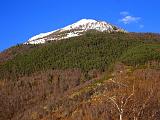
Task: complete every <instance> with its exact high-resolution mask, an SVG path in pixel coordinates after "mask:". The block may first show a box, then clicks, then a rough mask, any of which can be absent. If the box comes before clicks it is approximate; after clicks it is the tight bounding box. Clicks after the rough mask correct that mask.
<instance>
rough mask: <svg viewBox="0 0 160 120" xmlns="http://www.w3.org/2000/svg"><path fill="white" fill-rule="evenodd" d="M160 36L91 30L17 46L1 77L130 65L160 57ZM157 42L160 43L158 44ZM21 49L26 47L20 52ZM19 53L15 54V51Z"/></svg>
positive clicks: (2, 66)
mask: <svg viewBox="0 0 160 120" xmlns="http://www.w3.org/2000/svg"><path fill="white" fill-rule="evenodd" d="M159 38H160V37H159V35H156V34H155V35H154V34H132V33H130V34H126V33H112V34H109V33H101V32H95V31H92V32H88V33H86V35H84V36H81V37H75V38H70V39H66V40H62V41H55V42H53V43H48V44H45V45H35V46H33V47H35V48H32V47H30V49H32V50H30V49H29V50H26V51H28V52H26V51H25V50H24V51H23V49H24V48H25V49H26V45H24V47H22V46H20V45H19V46H17V50H18V51H17V53H19V54H16V55H15V57H14V58H13V59H11V60H8V61H6V62H4V63H3V64H1V65H0V78H1V79H2V78H5V77H7V75H8V77H11V76H12V77H16V76H23V75H26V74H27V75H29V74H30V73H33V72H36V71H41V70H47V69H68V68H80V69H81V70H83V71H89V70H92V69H98V70H100V71H106V70H108V69H109V68H110V67H111V66H112V65H113V64H114V63H115V62H117V61H122V62H124V63H127V64H129V65H138V64H144V63H146V62H148V61H150V60H159V58H160V53H159V48H160V45H159V42H160V40H159ZM155 43H156V44H155ZM19 48H23V49H22V50H21V51H22V52H19V51H20V50H19ZM14 54H15V53H14Z"/></svg>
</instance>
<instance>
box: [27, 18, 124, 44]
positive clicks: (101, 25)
mask: <svg viewBox="0 0 160 120" xmlns="http://www.w3.org/2000/svg"><path fill="white" fill-rule="evenodd" d="M89 30H97V31H101V32H104V31H106V32H125V31H124V30H123V29H120V28H118V27H116V26H114V25H111V24H109V23H107V22H105V21H96V20H92V19H82V20H80V21H78V22H76V23H74V24H72V25H68V26H66V27H64V28H61V29H58V30H54V31H51V32H47V33H41V34H39V35H36V36H34V37H32V38H30V39H29V40H28V41H27V42H26V43H25V44H39V43H45V42H47V41H54V40H61V39H66V38H71V37H76V36H80V35H83V34H84V33H85V32H86V31H89Z"/></svg>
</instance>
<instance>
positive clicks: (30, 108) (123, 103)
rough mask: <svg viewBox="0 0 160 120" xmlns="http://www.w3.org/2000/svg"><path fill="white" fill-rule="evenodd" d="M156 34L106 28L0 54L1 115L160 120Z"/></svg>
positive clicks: (20, 119)
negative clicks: (112, 31) (124, 31)
mask: <svg viewBox="0 0 160 120" xmlns="http://www.w3.org/2000/svg"><path fill="white" fill-rule="evenodd" d="M159 86H160V35H159V34H153V33H119V32H116V33H105V32H96V31H90V32H87V33H86V34H85V35H83V36H79V37H74V38H69V39H65V40H60V41H54V42H48V43H45V44H39V45H17V46H14V47H12V48H10V49H8V50H6V51H4V52H2V53H0V120H159V119H160V89H159Z"/></svg>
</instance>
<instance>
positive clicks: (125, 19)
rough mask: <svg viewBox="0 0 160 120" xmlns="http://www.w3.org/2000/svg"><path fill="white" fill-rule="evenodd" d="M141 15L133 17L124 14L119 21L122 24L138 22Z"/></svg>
mask: <svg viewBox="0 0 160 120" xmlns="http://www.w3.org/2000/svg"><path fill="white" fill-rule="evenodd" d="M140 19H141V17H134V16H130V15H128V16H125V17H123V18H122V19H120V22H123V23H124V24H130V23H138V22H139V20H140Z"/></svg>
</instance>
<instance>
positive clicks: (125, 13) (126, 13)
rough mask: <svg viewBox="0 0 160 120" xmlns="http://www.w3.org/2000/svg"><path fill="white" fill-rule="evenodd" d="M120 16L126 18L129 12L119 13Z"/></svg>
mask: <svg viewBox="0 0 160 120" xmlns="http://www.w3.org/2000/svg"><path fill="white" fill-rule="evenodd" d="M120 15H123V16H127V15H129V12H127V11H122V12H120Z"/></svg>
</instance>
